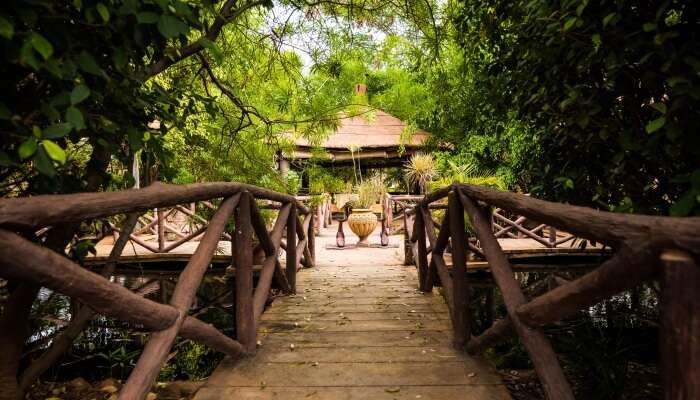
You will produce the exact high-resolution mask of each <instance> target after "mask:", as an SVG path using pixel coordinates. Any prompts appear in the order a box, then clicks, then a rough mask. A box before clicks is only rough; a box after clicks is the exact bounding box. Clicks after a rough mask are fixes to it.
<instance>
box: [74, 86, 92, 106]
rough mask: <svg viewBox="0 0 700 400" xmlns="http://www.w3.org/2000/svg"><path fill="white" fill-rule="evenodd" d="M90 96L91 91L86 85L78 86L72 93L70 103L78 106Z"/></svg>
mask: <svg viewBox="0 0 700 400" xmlns="http://www.w3.org/2000/svg"><path fill="white" fill-rule="evenodd" d="M88 96H90V89H89V88H88V87H87V86H85V85H78V86H76V87H74V88H73V91H71V92H70V103H71V104H72V105H76V104H78V103H80V102H81V101H83V100H85V99H87V98H88Z"/></svg>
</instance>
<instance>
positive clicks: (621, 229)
mask: <svg viewBox="0 0 700 400" xmlns="http://www.w3.org/2000/svg"><path fill="white" fill-rule="evenodd" d="M445 197H447V204H444V201H441V199H444V198H445ZM434 207H437V208H445V209H446V211H445V213H446V214H445V215H444V218H442V222H441V223H440V224H437V223H436V221H434V219H433V216H432V214H431V211H430V210H431V209H432V208H434ZM493 208H498V209H501V210H504V211H505V212H507V213H509V214H510V215H517V216H522V217H525V218H527V219H529V220H531V221H537V222H538V224H546V225H547V226H551V227H554V228H556V229H560V230H562V231H565V232H570V234H571V235H572V236H574V235H575V236H576V237H580V238H584V239H587V240H590V241H593V242H597V243H603V244H604V245H606V246H609V247H610V248H612V249H613V250H614V254H613V255H612V257H611V258H610V259H608V260H607V261H605V262H603V263H602V264H601V265H600V266H599V267H598V268H596V269H594V270H593V271H591V272H589V273H587V274H585V275H583V276H581V277H580V278H578V279H575V280H572V281H564V282H562V283H561V284H560V285H559V286H558V287H556V288H554V289H553V290H551V291H549V292H546V293H544V294H541V295H539V296H537V297H535V298H533V299H527V298H526V297H525V295H524V293H523V290H522V289H521V287H520V284H519V283H518V281H517V280H516V279H515V276H514V273H513V270H512V267H511V264H510V262H509V260H508V258H507V257H506V255H505V254H504V252H503V250H502V248H501V246H500V244H499V242H498V240H497V233H498V232H500V229H499V230H498V231H496V232H494V227H493V226H492V224H491V219H492V215H493V214H492V209H493ZM465 213H466V214H467V215H468V218H469V221H470V223H471V224H470V225H471V229H472V230H473V231H474V232H475V234H476V238H477V239H478V241H479V243H480V246H479V248H478V250H479V251H481V252H482V253H483V254H484V256H485V258H486V260H487V261H488V263H489V267H490V271H491V274H492V276H493V279H494V281H495V282H496V284H497V285H498V287H499V288H500V292H501V294H502V297H503V302H504V304H505V306H506V309H507V316H506V317H505V318H504V319H502V320H499V321H496V322H495V323H493V324H492V325H491V327H490V328H488V329H487V330H486V331H484V332H483V333H482V334H481V335H479V336H478V337H472V336H471V325H472V324H471V316H470V314H469V302H470V298H469V293H470V290H469V282H468V278H467V262H468V253H469V252H470V251H474V250H475V249H474V248H473V247H474V246H473V245H472V244H470V242H469V240H468V237H467V235H466V233H465V232H466V222H465V218H464V215H465ZM412 214H413V215H414V218H413V221H410V220H409V221H408V224H407V226H406V228H407V230H408V231H409V235H410V243H411V247H412V249H413V251H414V253H415V264H416V266H417V269H418V274H419V282H420V290H422V291H425V292H428V291H431V290H432V288H433V285H434V284H435V283H436V282H437V280H438V279H439V281H440V284H441V285H442V289H443V290H442V291H443V294H444V297H445V299H446V302H447V304H448V305H449V309H450V315H451V318H452V323H453V328H454V345H455V346H456V347H458V348H466V350H467V351H469V352H470V353H473V354H477V353H480V352H482V351H484V350H485V349H487V348H489V347H492V346H493V345H495V344H497V343H498V342H500V341H502V340H504V339H506V338H508V337H510V336H512V335H513V334H517V336H518V337H519V338H520V340H521V341H522V343H523V345H524V347H525V348H526V350H527V352H528V354H529V356H530V359H531V360H532V363H533V365H534V368H535V371H536V372H537V375H538V376H539V378H540V381H541V383H542V387H543V390H544V392H545V394H546V396H547V398H548V399H551V400H555V399H556V400H560V399H564V400H568V399H573V398H574V396H573V392H572V390H571V388H570V386H569V384H568V382H567V380H566V378H565V376H564V374H563V372H562V369H561V367H560V365H559V361H558V359H557V356H556V354H555V353H554V351H553V349H552V346H551V345H550V343H549V340H548V339H547V337H546V336H545V335H544V334H543V332H542V330H541V327H542V326H543V325H545V324H548V323H552V322H555V321H559V320H561V319H564V318H567V317H570V316H572V315H574V314H575V313H577V312H578V311H579V310H583V309H586V308H588V307H590V306H593V305H594V304H597V303H599V302H601V301H603V300H605V299H607V298H609V297H611V296H613V295H615V294H617V293H620V292H622V291H625V290H629V289H632V288H634V287H636V286H638V285H640V284H642V283H644V282H647V281H649V280H652V279H657V278H658V279H659V280H660V282H661V288H662V290H661V313H660V314H661V335H660V337H661V339H660V349H661V365H662V376H663V389H664V393H665V394H664V398H666V399H692V398H698V396H700V374H698V373H697V367H698V366H700V341H699V340H698V338H699V337H700V312H699V310H700V266H699V263H698V258H699V257H700V218H698V217H689V218H673V217H654V216H642V215H629V214H628V215H623V214H614V213H609V212H601V211H596V210H593V209H589V208H584V207H576V206H570V205H565V204H559V203H551V202H546V201H542V200H537V199H534V198H530V197H528V196H524V195H519V194H514V193H505V192H498V191H495V190H492V189H488V188H484V187H478V186H471V185H463V184H454V185H451V186H449V187H445V188H442V189H439V190H436V191H434V192H432V193H430V194H428V195H426V196H425V198H424V199H422V200H421V201H420V202H419V203H417V205H416V206H415V207H414V209H413V212H412ZM520 218H521V217H516V220H515V221H518V220H520ZM515 221H512V222H515ZM537 226H538V227H539V226H540V225H537ZM496 229H498V228H496ZM530 231H532V230H530ZM523 233H524V232H523ZM526 235H527V234H526ZM528 237H532V236H531V235H528ZM547 242H548V243H550V244H551V243H554V244H556V243H557V242H560V243H561V241H560V239H557V240H555V241H554V242H552V241H549V240H548V241H547ZM542 244H545V243H542ZM545 245H546V244H545ZM448 246H449V247H450V248H451V256H452V257H451V258H452V265H451V266H448V265H446V262H445V258H444V253H445V251H446V249H447V248H448Z"/></svg>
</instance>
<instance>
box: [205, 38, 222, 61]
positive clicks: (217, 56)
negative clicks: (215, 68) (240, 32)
mask: <svg viewBox="0 0 700 400" xmlns="http://www.w3.org/2000/svg"><path fill="white" fill-rule="evenodd" d="M199 42H200V43H201V44H202V47H204V48H205V49H207V50H209V52H210V53H211V55H212V57H214V60H215V61H216V62H217V63H220V62H221V61H222V60H223V59H224V53H223V52H222V51H221V49H220V48H219V46H217V45H216V43H214V42H212V41H211V40H209V39H206V38H202V39H200V40H199Z"/></svg>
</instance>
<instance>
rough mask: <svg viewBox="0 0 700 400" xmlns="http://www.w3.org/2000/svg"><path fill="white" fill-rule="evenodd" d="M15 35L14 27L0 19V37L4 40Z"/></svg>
mask: <svg viewBox="0 0 700 400" xmlns="http://www.w3.org/2000/svg"><path fill="white" fill-rule="evenodd" d="M14 34H15V27H14V26H13V25H12V23H11V22H10V21H8V20H6V19H5V18H3V17H0V36H2V37H4V38H5V39H12V36H14Z"/></svg>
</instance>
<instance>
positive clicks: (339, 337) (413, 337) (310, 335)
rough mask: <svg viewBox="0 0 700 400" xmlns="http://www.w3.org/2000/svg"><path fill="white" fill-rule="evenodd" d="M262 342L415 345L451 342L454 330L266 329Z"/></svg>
mask: <svg viewBox="0 0 700 400" xmlns="http://www.w3.org/2000/svg"><path fill="white" fill-rule="evenodd" d="M259 339H260V341H261V342H262V343H263V345H277V346H282V347H283V348H286V349H288V348H289V345H290V344H294V346H295V348H300V349H301V348H335V347H340V348H346V347H388V346H395V347H416V346H436V345H449V344H450V343H451V342H452V334H451V333H450V332H444V331H429V330H421V331H415V330H406V331H386V332H377V331H366V332H288V333H281V332H277V333H269V332H268V333H264V332H261V333H260V336H259Z"/></svg>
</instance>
